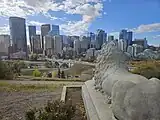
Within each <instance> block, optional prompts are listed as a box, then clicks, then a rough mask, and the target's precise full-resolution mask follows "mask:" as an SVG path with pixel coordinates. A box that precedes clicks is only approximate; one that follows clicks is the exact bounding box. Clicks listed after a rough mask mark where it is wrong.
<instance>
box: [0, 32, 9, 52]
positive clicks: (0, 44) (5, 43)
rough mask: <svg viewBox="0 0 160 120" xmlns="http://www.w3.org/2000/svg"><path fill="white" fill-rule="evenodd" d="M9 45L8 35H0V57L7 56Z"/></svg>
mask: <svg viewBox="0 0 160 120" xmlns="http://www.w3.org/2000/svg"><path fill="white" fill-rule="evenodd" d="M9 45H10V36H9V35H0V55H8V50H9Z"/></svg>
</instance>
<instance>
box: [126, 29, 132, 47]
mask: <svg viewBox="0 0 160 120" xmlns="http://www.w3.org/2000/svg"><path fill="white" fill-rule="evenodd" d="M132 38H133V32H131V31H129V32H127V45H132Z"/></svg>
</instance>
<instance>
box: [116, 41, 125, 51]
mask: <svg viewBox="0 0 160 120" xmlns="http://www.w3.org/2000/svg"><path fill="white" fill-rule="evenodd" d="M118 48H119V49H120V50H122V51H124V52H126V51H127V42H126V40H123V39H120V40H119V41H118Z"/></svg>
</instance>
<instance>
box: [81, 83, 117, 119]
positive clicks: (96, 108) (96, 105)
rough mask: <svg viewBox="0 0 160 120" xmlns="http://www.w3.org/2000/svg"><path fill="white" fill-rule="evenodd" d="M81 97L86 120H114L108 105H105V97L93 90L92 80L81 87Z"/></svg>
mask: <svg viewBox="0 0 160 120" xmlns="http://www.w3.org/2000/svg"><path fill="white" fill-rule="evenodd" d="M82 97H83V101H84V105H85V109H86V113H87V118H88V120H114V119H113V117H112V109H111V108H109V107H110V105H109V104H107V103H105V97H104V95H102V94H101V93H100V92H98V91H96V90H95V88H94V80H90V81H87V82H85V85H83V86H82Z"/></svg>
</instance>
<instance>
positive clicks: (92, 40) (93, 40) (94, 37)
mask: <svg viewBox="0 0 160 120" xmlns="http://www.w3.org/2000/svg"><path fill="white" fill-rule="evenodd" d="M89 35H90V48H95V44H96V35H95V34H94V33H92V32H91V33H90V34H89Z"/></svg>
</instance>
